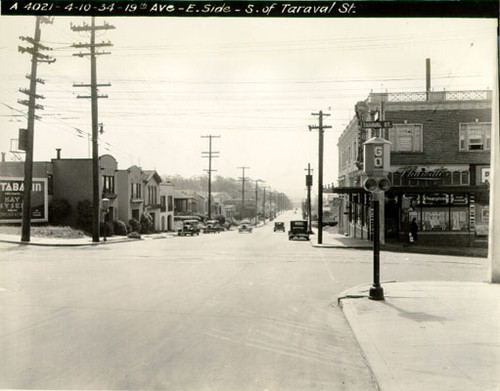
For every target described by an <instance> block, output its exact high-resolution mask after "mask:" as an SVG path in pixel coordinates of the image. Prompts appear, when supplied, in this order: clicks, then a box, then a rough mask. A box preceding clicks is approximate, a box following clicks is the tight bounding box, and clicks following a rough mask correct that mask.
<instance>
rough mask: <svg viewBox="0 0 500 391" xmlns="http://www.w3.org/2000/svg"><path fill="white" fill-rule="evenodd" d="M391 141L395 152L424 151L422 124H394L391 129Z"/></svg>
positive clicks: (392, 149)
mask: <svg viewBox="0 0 500 391" xmlns="http://www.w3.org/2000/svg"><path fill="white" fill-rule="evenodd" d="M389 141H390V142H391V151H393V152H422V151H423V147H422V125H421V124H394V127H392V128H390V129H389Z"/></svg>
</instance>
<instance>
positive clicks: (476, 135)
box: [459, 122, 491, 151]
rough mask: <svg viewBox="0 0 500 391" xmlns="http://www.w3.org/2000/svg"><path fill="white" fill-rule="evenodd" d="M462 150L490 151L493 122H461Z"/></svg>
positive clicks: (460, 145) (460, 146)
mask: <svg viewBox="0 0 500 391" xmlns="http://www.w3.org/2000/svg"><path fill="white" fill-rule="evenodd" d="M459 132H460V143H459V149H460V151H489V150H490V148H491V123H490V122H471V123H462V124H460V131H459Z"/></svg>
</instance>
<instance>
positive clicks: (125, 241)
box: [0, 239, 144, 247]
mask: <svg viewBox="0 0 500 391" xmlns="http://www.w3.org/2000/svg"><path fill="white" fill-rule="evenodd" d="M137 240H144V239H118V240H109V241H106V242H104V241H99V242H90V243H43V242H42V243H37V242H21V241H20V240H9V239H0V243H10V244H19V245H25V246H40V247H83V246H99V245H105V244H112V243H127V242H132V241H137Z"/></svg>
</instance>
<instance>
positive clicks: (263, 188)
mask: <svg viewBox="0 0 500 391" xmlns="http://www.w3.org/2000/svg"><path fill="white" fill-rule="evenodd" d="M266 189H269V186H262V190H263V191H264V194H263V198H262V213H263V214H264V224H265V223H266Z"/></svg>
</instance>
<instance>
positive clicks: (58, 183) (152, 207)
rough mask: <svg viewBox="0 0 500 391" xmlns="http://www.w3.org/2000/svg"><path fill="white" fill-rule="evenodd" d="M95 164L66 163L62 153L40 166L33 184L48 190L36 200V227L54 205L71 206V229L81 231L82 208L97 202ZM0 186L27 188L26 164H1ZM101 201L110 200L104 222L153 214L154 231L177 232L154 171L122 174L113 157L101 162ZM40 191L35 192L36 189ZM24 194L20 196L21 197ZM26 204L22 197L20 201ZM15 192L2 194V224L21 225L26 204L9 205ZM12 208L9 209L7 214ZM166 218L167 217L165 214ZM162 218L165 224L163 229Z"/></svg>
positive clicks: (133, 170)
mask: <svg viewBox="0 0 500 391" xmlns="http://www.w3.org/2000/svg"><path fill="white" fill-rule="evenodd" d="M92 168H93V162H92V159H88V158H82V159H78V158H77V159H74V158H71V159H65V158H61V153H60V150H57V158H56V159H52V160H51V161H50V162H34V164H33V182H34V183H35V184H36V188H37V189H38V188H40V189H43V192H41V194H40V195H39V194H38V193H39V192H33V193H32V194H33V195H32V206H33V208H32V209H34V210H35V212H34V215H33V218H32V221H33V222H47V221H49V216H48V204H49V203H50V202H51V201H52V200H65V201H66V202H68V204H69V205H70V208H71V213H70V216H68V218H67V224H68V225H71V226H77V225H78V212H77V209H78V205H79V204H80V202H82V201H89V202H92V199H93V175H92V171H93V170H92ZM0 171H1V177H0V181H1V182H0V184H3V183H5V186H3V187H4V188H5V189H7V188H8V187H7V185H9V188H10V187H12V185H10V184H11V183H17V182H19V183H23V181H24V162H5V161H2V162H0ZM99 176H100V177H99V195H100V199H101V200H102V199H104V198H106V199H108V200H109V203H108V205H109V209H108V213H106V214H104V213H103V214H102V215H101V216H100V219H101V221H103V219H104V218H105V219H106V220H107V221H113V220H122V221H124V222H128V221H129V220H130V219H136V220H139V221H140V218H141V215H142V214H143V213H148V214H149V215H150V216H151V217H152V219H153V227H154V230H156V231H159V230H166V229H171V228H169V227H171V226H172V225H171V224H170V225H169V224H168V223H167V221H168V216H167V215H165V216H163V213H164V211H163V210H162V205H161V190H160V185H161V182H162V180H161V178H160V176H159V175H158V173H157V172H156V171H154V170H142V169H141V168H140V167H137V166H131V167H129V168H128V169H126V170H118V164H117V161H116V159H115V158H114V157H113V156H111V155H102V156H101V157H99ZM16 181H17V182H16ZM34 188H35V187H34ZM18 193H19V192H18ZM169 194H170V198H169V205H170V209H171V210H170V212H171V214H172V215H173V204H174V201H173V189H172V190H170V191H169ZM20 196H21V198H22V194H21V193H19V194H17V195H16V196H15V197H20ZM13 197H14V193H13V192H11V191H8V192H5V191H2V192H0V201H2V200H3V202H0V203H1V204H2V205H1V206H0V222H20V220H21V207H22V203H19V202H18V203H16V204H15V205H14V204H12V205H7V203H6V202H5V200H11V199H14V198H13ZM7 206H9V208H7ZM2 208H4V209H5V210H2ZM165 212H166V211H165ZM162 217H164V218H165V220H164V221H165V223H162Z"/></svg>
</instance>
